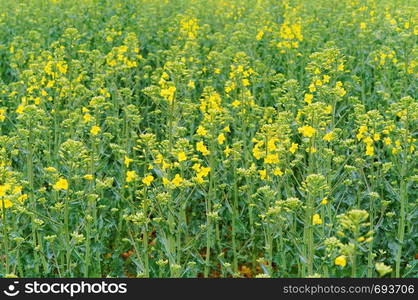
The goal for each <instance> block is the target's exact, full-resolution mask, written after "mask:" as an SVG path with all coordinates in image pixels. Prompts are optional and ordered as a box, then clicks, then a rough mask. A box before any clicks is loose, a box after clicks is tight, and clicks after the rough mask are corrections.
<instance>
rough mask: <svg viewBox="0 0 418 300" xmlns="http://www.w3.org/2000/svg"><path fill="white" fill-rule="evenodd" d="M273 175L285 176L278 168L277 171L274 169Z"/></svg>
mask: <svg viewBox="0 0 418 300" xmlns="http://www.w3.org/2000/svg"><path fill="white" fill-rule="evenodd" d="M273 174H274V175H275V176H283V172H282V170H280V168H279V167H277V168H276V169H274V171H273Z"/></svg>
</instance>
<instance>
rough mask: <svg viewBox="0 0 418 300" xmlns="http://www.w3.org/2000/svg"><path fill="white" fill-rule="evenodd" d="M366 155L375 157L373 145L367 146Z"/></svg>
mask: <svg viewBox="0 0 418 300" xmlns="http://www.w3.org/2000/svg"><path fill="white" fill-rule="evenodd" d="M366 155H367V156H373V155H374V147H373V146H372V145H371V144H367V146H366Z"/></svg>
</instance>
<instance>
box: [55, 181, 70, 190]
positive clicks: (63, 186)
mask: <svg viewBox="0 0 418 300" xmlns="http://www.w3.org/2000/svg"><path fill="white" fill-rule="evenodd" d="M53 188H54V190H56V191H60V190H68V181H67V180H66V179H64V178H60V179H59V180H58V181H57V182H56V183H55V184H54V186H53Z"/></svg>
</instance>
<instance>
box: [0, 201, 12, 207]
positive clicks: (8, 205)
mask: <svg viewBox="0 0 418 300" xmlns="http://www.w3.org/2000/svg"><path fill="white" fill-rule="evenodd" d="M3 204H4V208H9V207H12V206H13V203H12V201H10V200H9V199H0V209H3Z"/></svg>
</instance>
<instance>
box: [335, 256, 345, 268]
mask: <svg viewBox="0 0 418 300" xmlns="http://www.w3.org/2000/svg"><path fill="white" fill-rule="evenodd" d="M334 263H335V265H336V266H341V267H345V266H346V265H347V260H346V259H345V256H344V255H340V256H338V257H337V258H336V259H335V261H334Z"/></svg>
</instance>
